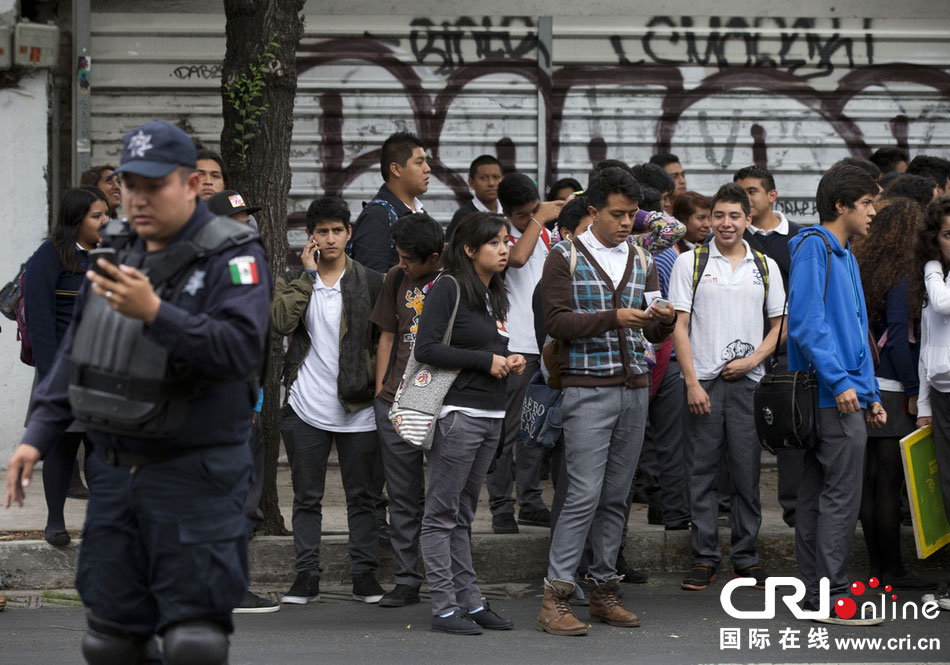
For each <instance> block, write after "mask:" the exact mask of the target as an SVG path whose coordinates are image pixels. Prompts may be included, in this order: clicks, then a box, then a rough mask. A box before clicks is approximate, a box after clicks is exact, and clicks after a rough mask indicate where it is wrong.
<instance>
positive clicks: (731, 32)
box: [610, 16, 874, 78]
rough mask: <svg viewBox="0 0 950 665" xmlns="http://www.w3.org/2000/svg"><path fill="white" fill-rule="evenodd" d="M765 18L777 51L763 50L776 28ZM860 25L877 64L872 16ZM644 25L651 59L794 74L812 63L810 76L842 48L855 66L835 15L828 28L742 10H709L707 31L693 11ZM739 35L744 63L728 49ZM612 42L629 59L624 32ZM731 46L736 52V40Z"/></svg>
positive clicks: (831, 65) (823, 70)
mask: <svg viewBox="0 0 950 665" xmlns="http://www.w3.org/2000/svg"><path fill="white" fill-rule="evenodd" d="M765 22H770V23H771V24H773V25H774V26H776V27H778V28H779V34H778V42H779V51H778V53H777V54H776V55H773V54H771V53H768V52H764V51H763V49H766V48H767V47H765V46H763V41H764V42H765V43H766V44H768V43H769V42H770V40H771V39H773V37H772V35H773V34H774V33H773V32H772V31H769V32H768V33H766V32H764V31H763V24H764V23H765ZM862 25H863V28H864V30H865V31H867V32H866V33H865V36H864V43H865V54H866V55H865V59H866V64H873V60H874V35H873V33H872V32H871V29H872V26H873V22H872V19H864V20H863V24H862ZM646 27H647V32H646V34H645V35H644V36H643V38H642V40H641V47H642V49H643V52H644V54H646V56H647V57H648V58H649V60H650V61H652V62H654V63H657V64H661V65H676V66H679V65H690V64H695V65H700V66H704V67H707V66H715V67H717V68H719V69H720V70H723V69H726V68H730V67H737V66H739V67H773V68H776V69H784V70H786V71H787V72H788V73H790V74H793V73H795V71H796V70H798V69H800V68H802V67H805V66H808V67H810V68H813V69H814V71H810V72H808V74H807V75H806V78H819V77H824V76H830V75H831V74H833V73H834V70H835V62H833V59H834V58H835V57H836V56H840V55H842V54H843V55H844V58H843V60H845V61H846V62H847V65H846V66H847V67H848V68H849V69H854V68H855V67H856V66H857V65H856V63H855V47H854V45H855V40H854V39H852V38H851V37H842V36H841V32H840V30H841V20H840V19H837V18H835V19H831V26H830V30H829V31H828V32H825V33H824V34H822V33H821V31H820V27H819V26H818V25H817V20H816V19H814V18H797V19H795V20H794V21H792V23H791V27H789V26H788V22H786V20H785V19H783V18H780V17H765V18H762V17H760V18H757V19H754V20H753V21H752V23H751V24H750V22H749V20H747V19H746V18H744V17H741V16H733V17H727V18H722V17H718V16H711V17H710V18H709V19H708V21H707V24H706V27H707V28H708V31H703V30H701V29H700V26H697V25H696V23H695V21H694V19H693V17H691V16H682V17H679V23H677V21H676V20H675V19H673V18H672V17H670V16H654V17H652V18H650V20H649V21H647V24H646ZM656 27H665V28H669V29H670V30H669V31H668V32H667V31H663V32H659V31H657V30H653V29H652V28H656ZM678 28H682V30H679V29H678ZM737 40H741V41H742V46H743V48H742V51H741V52H742V53H743V54H744V56H745V62H744V63H743V62H741V61H739V60H738V59H737V58H736V55H732V60H731V61H730V54H729V53H727V51H728V49H729V47H730V42H733V43H734V42H736V41H737ZM610 43H611V46H612V47H613V50H614V53H615V54H616V56H617V62H618V64H620V65H628V64H631V63H630V58H629V56H628V54H627V51H626V49H625V48H624V45H623V40H622V38H621V37H619V36H616V35H614V36H612V37H610ZM732 52H733V54H735V53H736V49H735V46H733V51H732ZM859 64H861V65H863V64H865V63H864V62H861V63H859Z"/></svg>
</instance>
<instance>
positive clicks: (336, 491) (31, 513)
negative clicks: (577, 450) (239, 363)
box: [0, 454, 950, 589]
mask: <svg viewBox="0 0 950 665" xmlns="http://www.w3.org/2000/svg"><path fill="white" fill-rule="evenodd" d="M543 485H544V499H545V501H546V503H547V504H548V505H550V503H551V500H552V498H553V494H554V491H553V487H552V486H551V482H550V481H545V482H544V483H543ZM776 487H777V476H776V469H775V465H774V457H771V456H769V455H767V454H765V455H763V465H762V479H761V497H762V512H763V519H762V528H761V531H760V532H759V541H758V545H759V554H760V556H761V559H762V563H763V565H764V566H765V567H766V568H767V569H774V570H792V569H794V568H795V560H794V532H793V530H792V529H790V528H788V527H787V526H786V525H785V523H784V522H783V521H782V514H781V508H780V506H779V504H778V500H777V498H776ZM277 489H278V496H279V500H280V506H281V512H282V514H283V517H284V524H285V526H286V527H287V528H288V530H289V529H290V525H291V519H290V518H291V507H292V504H293V490H292V487H291V480H290V469H289V467H287V466H286V464H282V465H280V466H279V468H278V474H277ZM85 508H86V502H85V501H77V500H73V499H67V501H66V524H67V528H68V529H69V531H70V533H71V534H72V535H73V542H72V543H71V544H70V545H69V546H68V547H66V548H64V549H61V550H60V549H56V548H53V547H51V546H49V545H48V544H47V543H46V542H45V541H44V540H24V539H23V538H24V537H25V536H26V534H27V533H29V532H33V533H34V534H36V533H39V534H42V530H43V527H44V525H45V521H46V505H45V502H44V499H43V485H42V474H40V473H37V474H36V475H35V476H34V480H33V483H32V485H31V486H30V488H29V490H28V494H27V501H26V504H25V506H24V507H23V508H16V507H13V508H10V509H9V510H2V509H0V575H2V578H3V588H8V589H10V588H13V589H58V588H68V587H72V586H73V575H74V570H75V564H76V555H77V553H78V551H79V548H78V543H77V539H78V537H79V535H80V529H81V527H82V523H83V518H84V516H85ZM520 528H521V533H519V534H516V535H496V534H494V533H493V532H492V528H491V513H490V511H489V509H488V496H487V492H486V491H485V489H484V488H483V489H482V495H481V498H480V499H479V506H478V511H477V512H476V515H475V521H474V523H473V525H472V549H473V555H474V562H475V569H476V570H477V571H478V574H479V578H480V580H481V581H484V582H485V583H487V584H497V583H505V582H525V581H537V580H540V579H541V578H543V577H544V575H545V573H546V571H547V553H548V545H549V540H550V532H549V530H548V529H544V528H539V527H525V526H522V527H520ZM323 529H324V531H323V534H324V535H323V543H322V548H321V550H322V551H321V565H322V567H323V578H324V579H325V580H326V583H327V585H332V584H335V583H340V584H346V583H348V582H349V556H348V554H347V551H346V533H347V526H346V506H345V499H344V494H343V487H342V483H341V481H340V472H339V468H338V466H337V465H336V464H335V463H331V467H330V470H329V472H328V474H327V483H326V496H325V498H324V503H323ZM33 537H34V538H36V537H39V538H41V537H42V536H41V535H40V536H35V535H34V536H33ZM720 540H721V543H722V546H723V567H724V569H726V570H728V569H729V563H728V547H729V530H728V528H720ZM902 544H903V550H904V561H905V563H908V564H910V565H914V566H916V567H917V568H919V569H920V570H921V571H927V570H940V569H941V568H942V569H943V570H945V571H948V572H947V574H946V575H942V577H946V576H947V575H950V551H948V550H950V548H947V547H945V548H944V549H943V550H942V551H940V552H938V553H937V554H935V555H933V556H932V557H930V558H929V559H927V560H925V561H922V562H918V561H917V557H916V552H915V550H914V538H913V534H912V533H911V531H910V529H909V528H905V529H904V533H903V536H902ZM626 556H627V561H628V562H630V564H631V565H632V566H633V567H635V568H637V569H640V570H644V571H647V572H677V571H686V570H688V568H689V567H690V565H691V564H692V555H691V550H690V545H689V531H665V530H664V529H663V527H662V526H655V525H650V524H647V507H646V505H644V504H634V505H633V508H632V510H631V511H630V523H629V536H628V541H627V549H626ZM250 564H251V579H252V583H253V584H254V585H255V587H260V586H264V587H273V588H274V589H282V588H284V587H286V586H288V585H289V584H290V583H291V582H292V581H293V577H294V547H293V538H292V537H289V536H288V537H276V536H258V537H256V538H254V539H253V540H252V541H251V546H250ZM851 565H852V568H853V569H854V571H855V573H858V574H860V575H865V574H866V573H867V550H866V548H865V546H864V540H863V537H861V533H860V528H859V529H858V532H857V537H856V540H855V544H854V547H853V548H852V561H851ZM391 575H392V550H391V549H390V548H389V545H388V543H383V544H382V545H381V547H380V570H379V579H380V582H382V583H383V584H384V585H388V584H389V583H390V582H391Z"/></svg>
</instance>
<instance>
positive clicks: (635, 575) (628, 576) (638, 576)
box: [616, 553, 649, 584]
mask: <svg viewBox="0 0 950 665" xmlns="http://www.w3.org/2000/svg"><path fill="white" fill-rule="evenodd" d="M616 568H617V574H618V575H623V579H622V580H621V582H625V583H627V584H646V581H647V579H649V578H648V577H647V575H646V573H641V572H640V571H639V570H634V569H633V568H631V567H630V564H629V563H627V560H626V559H625V558H624V556H623V554H622V553H621V554H618V555H617V566H616Z"/></svg>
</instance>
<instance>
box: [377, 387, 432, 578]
mask: <svg viewBox="0 0 950 665" xmlns="http://www.w3.org/2000/svg"><path fill="white" fill-rule="evenodd" d="M373 407H374V409H375V411H376V433H377V434H378V435H379V445H380V448H381V452H382V456H383V473H384V475H385V476H386V487H387V491H388V493H389V526H390V530H391V535H390V537H389V542H390V544H391V545H392V548H393V556H394V558H395V570H394V572H393V581H394V582H395V583H396V584H408V585H409V586H411V587H416V588H419V587H420V586H422V573H420V572H419V529H420V527H421V525H422V508H423V505H424V502H425V490H424V488H425V470H424V469H423V464H422V457H423V453H422V451H421V450H419V449H418V448H413V447H412V446H410V445H409V444H408V443H406V442H405V441H403V440H402V437H400V436H399V435H398V434H396V430H394V429H393V424H392V423H391V422H390V421H389V408H390V405H389V404H386V402H384V401H383V400H381V399H379V398H378V397H377V398H376V402H375V403H374V405H373Z"/></svg>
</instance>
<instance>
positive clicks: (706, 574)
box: [680, 563, 716, 591]
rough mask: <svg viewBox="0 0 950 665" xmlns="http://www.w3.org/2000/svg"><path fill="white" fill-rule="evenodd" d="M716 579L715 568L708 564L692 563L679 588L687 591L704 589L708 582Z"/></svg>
mask: <svg viewBox="0 0 950 665" xmlns="http://www.w3.org/2000/svg"><path fill="white" fill-rule="evenodd" d="M715 581H716V569H715V568H714V567H712V566H710V565H709V564H705V563H694V564H693V569H692V570H691V571H689V573H688V574H687V575H686V579H684V580H683V583H682V584H680V588H682V589H686V590H687V591H704V590H705V589H706V588H707V587H708V586H709V583H710V582H715Z"/></svg>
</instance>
